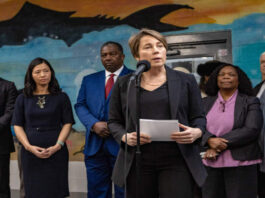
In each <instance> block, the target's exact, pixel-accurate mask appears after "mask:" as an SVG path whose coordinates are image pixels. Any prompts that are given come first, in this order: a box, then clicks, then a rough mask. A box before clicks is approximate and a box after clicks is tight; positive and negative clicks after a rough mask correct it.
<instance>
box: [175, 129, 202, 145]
mask: <svg viewBox="0 0 265 198" xmlns="http://www.w3.org/2000/svg"><path fill="white" fill-rule="evenodd" d="M179 127H180V128H182V129H184V131H182V132H178V131H176V132H173V133H172V134H171V139H173V140H175V141H176V142H177V143H179V144H191V143H193V142H194V141H195V140H197V139H198V138H200V137H201V136H202V131H201V130H200V129H199V128H192V127H188V126H185V125H183V124H179Z"/></svg>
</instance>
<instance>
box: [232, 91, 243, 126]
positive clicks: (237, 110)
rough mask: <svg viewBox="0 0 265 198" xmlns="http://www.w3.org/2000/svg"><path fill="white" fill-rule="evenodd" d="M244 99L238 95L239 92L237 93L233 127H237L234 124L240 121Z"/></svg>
mask: <svg viewBox="0 0 265 198" xmlns="http://www.w3.org/2000/svg"><path fill="white" fill-rule="evenodd" d="M243 107H244V100H243V97H242V96H241V95H240V93H238V95H237V97H236V104H235V112H234V127H233V128H237V126H236V124H237V123H240V119H241V116H240V115H241V113H242V111H243V110H244V109H243Z"/></svg>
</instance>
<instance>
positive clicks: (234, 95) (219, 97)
mask: <svg viewBox="0 0 265 198" xmlns="http://www.w3.org/2000/svg"><path fill="white" fill-rule="evenodd" d="M237 94H238V89H237V90H236V91H235V92H234V93H233V95H232V96H230V98H229V99H228V100H227V101H225V100H224V99H223V97H222V95H221V94H220V91H218V100H219V101H220V102H224V103H227V102H230V101H232V100H234V99H235V98H236V97H237Z"/></svg>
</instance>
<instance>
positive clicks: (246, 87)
mask: <svg viewBox="0 0 265 198" xmlns="http://www.w3.org/2000/svg"><path fill="white" fill-rule="evenodd" d="M227 66H230V67H233V68H234V69H235V70H236V72H237V75H238V91H239V93H243V94H246V95H249V96H252V95H253V91H252V84H251V82H250V80H249V78H248V76H247V75H246V73H245V72H244V71H243V70H242V69H240V68H239V67H238V66H235V65H232V64H229V63H224V64H223V65H221V66H219V67H218V68H216V69H215V70H214V71H213V73H212V74H211V75H210V78H209V80H208V82H207V83H206V90H205V93H206V94H207V95H209V96H216V95H217V93H218V90H219V87H218V85H217V77H218V74H219V72H220V70H221V69H223V68H224V67H227Z"/></svg>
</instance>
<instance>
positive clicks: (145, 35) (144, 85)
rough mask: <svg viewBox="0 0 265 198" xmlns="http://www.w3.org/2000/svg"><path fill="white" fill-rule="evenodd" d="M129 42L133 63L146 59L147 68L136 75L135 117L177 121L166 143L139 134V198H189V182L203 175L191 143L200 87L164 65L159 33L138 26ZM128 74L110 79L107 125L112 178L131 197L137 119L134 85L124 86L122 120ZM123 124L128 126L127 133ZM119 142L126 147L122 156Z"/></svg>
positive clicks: (198, 128)
mask: <svg viewBox="0 0 265 198" xmlns="http://www.w3.org/2000/svg"><path fill="white" fill-rule="evenodd" d="M129 45H130V48H131V52H132V54H133V56H134V57H135V59H136V60H137V61H141V60H147V61H149V62H150V64H151V69H150V70H149V71H147V72H144V73H143V74H142V75H141V79H140V80H141V82H140V108H141V113H140V118H141V119H153V120H170V119H171V120H178V121H179V122H180V123H181V124H180V125H179V126H180V128H181V132H179V131H175V132H173V133H172V134H171V138H172V141H168V142H162V141H161V142H160V141H151V138H150V136H148V135H146V134H144V133H142V132H141V135H140V143H141V152H142V155H141V173H140V177H141V185H140V189H138V190H139V191H140V197H141V198H149V197H150V198H154V197H159V198H171V197H172V198H173V197H181V198H191V197H192V196H193V189H194V185H195V182H196V183H197V184H198V185H199V186H201V185H202V184H203V183H204V181H205V179H206V171H205V169H204V167H203V165H202V161H201V159H200V155H199V149H198V143H197V142H198V141H196V140H197V139H198V138H200V137H201V136H202V134H203V133H204V130H205V116H204V113H203V110H202V105H201V97H200V90H199V88H198V86H197V83H196V81H195V78H194V77H193V76H192V75H189V74H185V73H182V72H178V71H174V70H172V69H170V68H168V67H167V66H165V62H166V52H167V43H166V40H165V38H164V37H163V36H162V35H161V34H160V33H158V32H156V31H154V30H148V29H143V30H141V31H140V32H139V33H138V34H136V35H134V36H132V37H131V38H130V40H129ZM130 77H131V75H127V76H124V77H121V78H119V79H118V81H117V83H115V86H114V89H113V92H112V97H111V102H110V110H109V122H108V126H109V129H110V131H111V133H112V135H113V137H114V138H115V139H116V141H117V142H118V143H119V144H120V145H121V149H120V152H119V155H118V158H117V161H116V164H115V167H114V172H113V181H114V183H115V184H117V185H119V186H124V185H125V180H126V191H127V192H126V194H127V198H135V197H136V194H135V192H136V164H135V151H136V147H135V146H136V132H135V131H136V123H137V121H136V117H135V109H136V104H135V100H134V98H135V97H136V96H135V94H136V88H135V87H134V86H131V87H130V89H129V93H128V95H129V98H130V99H129V101H128V104H129V105H128V108H129V116H128V120H127V121H128V123H125V120H126V118H125V115H126V104H127V87H128V82H129V79H130ZM132 84H135V83H134V82H132ZM125 125H127V126H128V127H127V128H128V130H127V131H126V129H125ZM125 134H127V136H126V135H125ZM126 137H127V140H126ZM125 142H127V145H128V151H127V156H126V158H125ZM125 160H126V161H125ZM124 166H125V167H126V170H125V168H124ZM124 178H126V179H124Z"/></svg>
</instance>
